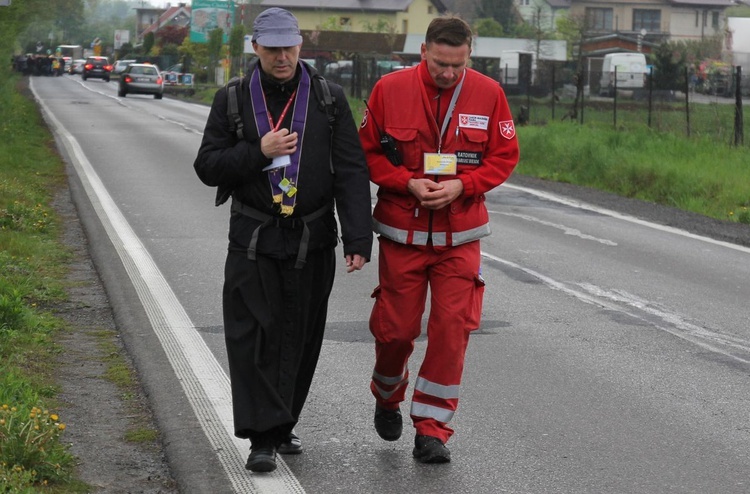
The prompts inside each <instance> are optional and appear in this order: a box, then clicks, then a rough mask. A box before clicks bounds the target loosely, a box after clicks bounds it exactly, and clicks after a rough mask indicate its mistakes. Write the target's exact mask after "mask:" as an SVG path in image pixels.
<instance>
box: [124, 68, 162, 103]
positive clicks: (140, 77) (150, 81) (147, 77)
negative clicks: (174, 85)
mask: <svg viewBox="0 0 750 494" xmlns="http://www.w3.org/2000/svg"><path fill="white" fill-rule="evenodd" d="M128 94H153V95H154V98H155V99H161V98H162V96H163V95H164V79H163V78H162V76H161V74H160V73H159V68H158V67H157V66H156V65H151V64H146V63H131V64H130V65H128V66H127V67H126V68H125V70H124V71H123V72H122V73H121V74H120V83H119V87H118V90H117V95H118V96H120V97H121V98H124V97H125V96H127V95H128Z"/></svg>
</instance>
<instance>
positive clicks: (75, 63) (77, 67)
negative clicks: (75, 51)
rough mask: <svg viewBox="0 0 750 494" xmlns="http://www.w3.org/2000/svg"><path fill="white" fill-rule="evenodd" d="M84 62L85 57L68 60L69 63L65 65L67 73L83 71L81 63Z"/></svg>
mask: <svg viewBox="0 0 750 494" xmlns="http://www.w3.org/2000/svg"><path fill="white" fill-rule="evenodd" d="M85 63H86V59H85V58H76V59H75V60H72V61H71V62H70V65H66V69H67V70H68V74H80V73H81V72H83V65H84V64H85Z"/></svg>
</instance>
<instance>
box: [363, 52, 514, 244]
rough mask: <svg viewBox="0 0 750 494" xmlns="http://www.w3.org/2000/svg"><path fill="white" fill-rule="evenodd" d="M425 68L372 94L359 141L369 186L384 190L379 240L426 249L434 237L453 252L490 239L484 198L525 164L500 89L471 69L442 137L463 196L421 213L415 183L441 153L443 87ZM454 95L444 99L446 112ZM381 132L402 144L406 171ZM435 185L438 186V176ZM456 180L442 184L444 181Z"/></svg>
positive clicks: (403, 73)
mask: <svg viewBox="0 0 750 494" xmlns="http://www.w3.org/2000/svg"><path fill="white" fill-rule="evenodd" d="M426 71H427V68H426V65H425V62H424V61H423V62H422V64H421V65H420V66H418V67H414V68H407V69H402V70H399V71H397V72H393V73H391V74H388V75H386V76H384V77H383V78H382V79H380V81H378V83H377V84H375V87H374V88H373V90H372V94H371V95H370V99H369V100H368V106H369V109H368V110H367V111H366V112H365V115H364V118H363V120H362V124H361V126H360V131H359V134H360V139H361V141H362V146H363V148H364V150H365V154H366V155H367V163H368V165H369V167H370V179H371V180H372V181H373V182H374V183H375V184H377V185H378V186H379V190H378V202H377V204H376V206H375V211H374V212H373V220H374V230H375V232H376V233H378V234H380V235H383V236H384V237H387V238H390V239H391V240H394V241H396V242H400V243H403V244H414V245H426V242H427V238H428V235H429V234H431V237H432V244H433V245H434V246H435V247H442V246H445V247H450V246H452V245H460V244H463V243H466V242H470V241H473V240H477V239H479V238H481V237H484V236H487V235H489V234H490V227H489V215H488V213H487V208H486V207H485V205H484V200H485V198H484V194H485V192H487V191H490V190H492V189H493V188H495V187H497V186H498V185H500V184H501V183H503V182H504V181H505V180H506V179H507V178H508V177H509V176H510V174H511V172H512V171H513V169H514V168H515V166H516V163H517V162H518V141H517V140H516V135H515V127H514V125H513V116H512V114H511V112H510V108H509V107H508V102H507V100H506V99H505V93H504V92H503V90H502V89H501V88H500V85H499V83H498V82H497V81H494V80H492V79H490V78H489V77H486V76H484V75H482V74H480V73H479V72H476V71H475V70H472V69H466V72H465V74H464V77H465V80H464V83H463V86H462V88H461V92H460V94H459V97H458V100H457V102H456V107H455V109H454V111H453V115H452V117H451V119H450V121H449V123H448V127H447V131H446V133H445V134H444V135H443V140H442V149H441V152H443V153H453V154H456V155H457V156H458V171H457V176H456V177H455V178H459V179H460V180H461V182H462V183H463V187H464V191H463V196H460V197H459V198H458V199H456V200H455V201H453V203H451V204H450V206H449V207H445V208H442V209H440V210H432V211H430V210H426V209H423V208H419V204H418V201H417V198H416V197H414V196H413V195H412V194H411V193H410V192H409V191H408V190H407V182H408V181H409V179H411V178H424V177H425V176H426V175H425V174H424V165H423V163H424V157H423V154H424V153H436V152H437V151H438V139H439V134H440V128H438V124H437V123H436V120H435V117H434V109H433V108H431V102H432V106H433V107H434V106H435V103H434V101H435V100H434V96H433V95H437V92H438V90H437V87H436V86H434V84H432V83H431V79H430V78H429V75H427V72H426ZM454 90H455V87H454V88H453V89H451V90H446V91H445V92H443V94H442V95H441V101H443V103H442V105H443V109H442V110H441V115H443V114H444V113H445V111H446V110H447V107H448V106H449V105H448V102H449V101H450V96H452V94H453V92H454ZM378 127H379V128H380V130H382V131H385V132H387V133H388V134H390V135H391V136H393V138H394V139H395V140H396V142H397V147H398V150H399V151H400V153H401V157H402V161H403V164H402V165H400V166H394V165H393V164H391V162H390V161H388V159H387V158H386V156H385V153H384V152H383V149H382V147H381V144H380V134H379V131H378ZM427 177H428V178H431V179H432V180H436V177H435V175H429V176H427ZM446 178H454V177H453V176H447V177H445V176H441V177H438V180H436V181H439V179H446Z"/></svg>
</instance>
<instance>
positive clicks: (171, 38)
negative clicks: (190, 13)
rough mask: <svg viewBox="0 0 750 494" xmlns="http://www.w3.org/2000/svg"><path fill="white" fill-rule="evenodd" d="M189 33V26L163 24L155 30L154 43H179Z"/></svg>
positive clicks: (160, 44)
mask: <svg viewBox="0 0 750 494" xmlns="http://www.w3.org/2000/svg"><path fill="white" fill-rule="evenodd" d="M188 34H190V28H189V27H187V26H185V27H183V26H164V27H162V28H160V29H159V31H157V32H156V44H158V45H159V46H164V45H166V44H171V45H177V46H179V45H181V44H182V42H183V41H184V40H185V37H186V36H187V35H188Z"/></svg>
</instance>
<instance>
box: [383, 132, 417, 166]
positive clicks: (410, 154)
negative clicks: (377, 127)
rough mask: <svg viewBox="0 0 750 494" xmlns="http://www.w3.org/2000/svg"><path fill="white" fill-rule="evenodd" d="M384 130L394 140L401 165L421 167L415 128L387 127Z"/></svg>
mask: <svg viewBox="0 0 750 494" xmlns="http://www.w3.org/2000/svg"><path fill="white" fill-rule="evenodd" d="M386 132H387V133H388V134H390V135H391V136H392V137H393V138H394V139H395V140H396V147H398V152H399V153H401V159H402V162H403V166H404V167H406V168H407V169H409V170H418V169H420V168H422V153H421V146H420V145H419V142H418V140H417V134H418V132H417V129H405V128H398V127H388V128H387V129H386Z"/></svg>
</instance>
